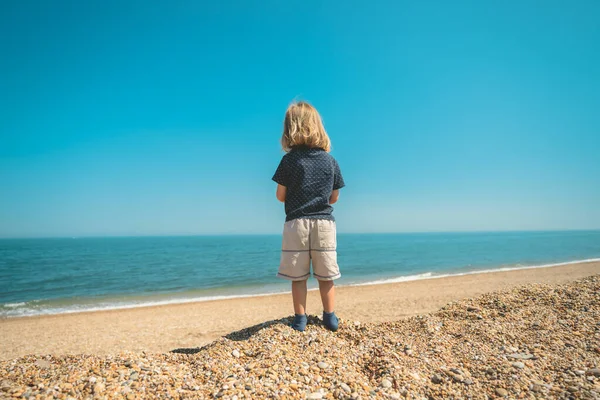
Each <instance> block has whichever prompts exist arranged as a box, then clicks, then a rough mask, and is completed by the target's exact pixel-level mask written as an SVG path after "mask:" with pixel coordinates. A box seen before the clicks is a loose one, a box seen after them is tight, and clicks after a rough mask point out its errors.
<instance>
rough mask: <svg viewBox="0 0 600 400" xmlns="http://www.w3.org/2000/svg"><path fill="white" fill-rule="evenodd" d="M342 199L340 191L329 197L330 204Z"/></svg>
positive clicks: (337, 190) (332, 193)
mask: <svg viewBox="0 0 600 400" xmlns="http://www.w3.org/2000/svg"><path fill="white" fill-rule="evenodd" d="M339 198H340V190H339V189H336V190H334V191H333V192H331V196H329V204H334V203H335V202H336V201H338V199H339Z"/></svg>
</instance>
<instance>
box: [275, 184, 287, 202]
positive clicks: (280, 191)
mask: <svg viewBox="0 0 600 400" xmlns="http://www.w3.org/2000/svg"><path fill="white" fill-rule="evenodd" d="M286 194H287V188H286V187H285V186H283V185H279V184H278V185H277V192H276V193H275V196H277V200H279V201H280V202H282V203H285V195H286Z"/></svg>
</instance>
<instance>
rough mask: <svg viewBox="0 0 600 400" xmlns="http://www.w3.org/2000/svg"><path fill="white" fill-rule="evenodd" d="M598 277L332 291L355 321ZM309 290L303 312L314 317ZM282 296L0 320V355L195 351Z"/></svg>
mask: <svg viewBox="0 0 600 400" xmlns="http://www.w3.org/2000/svg"><path fill="white" fill-rule="evenodd" d="M597 274H600V262H598V261H590V262H584V263H571V264H567V265H559V266H549V267H544V268H521V269H515V270H510V271H490V272H486V273H472V274H466V275H460V276H448V277H442V278H438V279H420V280H413V281H407V282H397V283H382V284H378V285H362V286H344V287H338V288H337V293H338V296H337V305H336V312H337V313H338V314H339V315H340V317H341V318H344V319H350V320H359V321H361V322H385V321H393V320H397V319H400V318H403V317H406V316H411V315H415V314H423V313H428V312H432V311H435V310H437V309H439V308H440V307H442V306H444V305H445V304H447V303H448V302H452V301H457V300H460V299H463V298H467V297H474V296H478V295H481V294H483V293H488V292H492V291H497V290H503V289H508V288H512V287H515V286H518V285H523V284H528V283H548V284H560V283H567V282H571V281H573V280H576V279H579V278H583V277H587V276H591V275H597ZM321 310H322V309H321V305H320V300H319V294H318V292H316V291H312V292H310V293H309V298H308V312H309V313H310V314H320V313H321ZM292 312H293V311H292V307H291V299H290V295H289V294H273V295H265V296H256V297H247V298H231V299H223V300H212V301H203V302H189V303H183V304H167V305H157V306H147V307H138V308H129V309H120V310H103V311H96V312H85V313H81V312H80V313H71V314H56V315H43V316H32V317H24V318H7V319H2V320H0V336H1V337H2V338H3V340H2V342H0V359H11V358H15V357H19V356H22V355H25V354H73V353H77V354H79V353H86V354H116V353H121V352H123V351H133V352H141V351H147V352H168V351H170V350H173V349H176V348H184V347H185V348H195V347H198V346H201V345H204V344H206V343H208V342H211V341H212V340H214V339H216V338H218V337H220V336H222V335H225V334H227V333H229V332H232V331H235V330H238V329H242V328H245V327H248V326H252V325H255V324H259V323H262V322H265V321H269V320H272V319H278V318H282V317H285V316H288V315H290V314H292Z"/></svg>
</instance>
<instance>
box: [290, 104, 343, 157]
mask: <svg viewBox="0 0 600 400" xmlns="http://www.w3.org/2000/svg"><path fill="white" fill-rule="evenodd" d="M294 146H308V147H313V148H321V149H323V150H325V151H327V152H329V151H330V150H331V140H330V139H329V136H327V132H325V127H324V126H323V121H321V116H320V115H319V112H318V111H317V109H316V108H314V107H313V106H312V105H310V104H309V103H307V102H305V101H299V102H294V103H292V104H290V106H289V107H288V109H287V111H286V112H285V119H284V120H283V135H281V147H283V150H284V151H290V150H291V149H292V147H294Z"/></svg>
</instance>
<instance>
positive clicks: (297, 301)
mask: <svg viewBox="0 0 600 400" xmlns="http://www.w3.org/2000/svg"><path fill="white" fill-rule="evenodd" d="M306 291H307V289H306V280H303V281H292V300H293V302H294V313H296V314H297V315H304V314H306Z"/></svg>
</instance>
